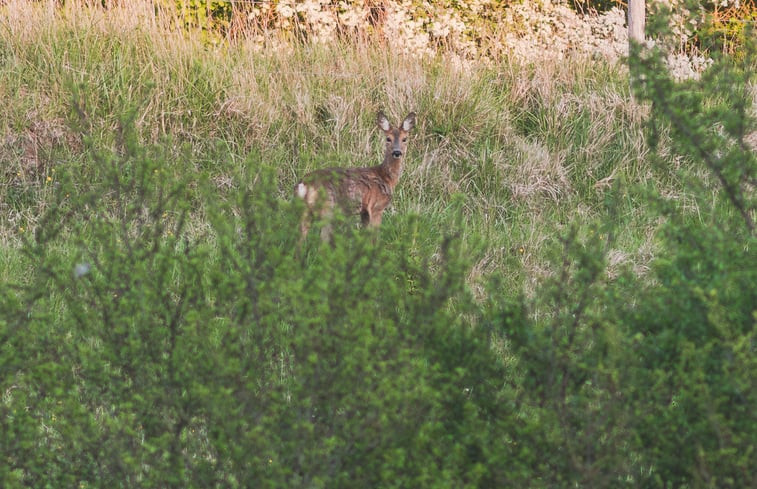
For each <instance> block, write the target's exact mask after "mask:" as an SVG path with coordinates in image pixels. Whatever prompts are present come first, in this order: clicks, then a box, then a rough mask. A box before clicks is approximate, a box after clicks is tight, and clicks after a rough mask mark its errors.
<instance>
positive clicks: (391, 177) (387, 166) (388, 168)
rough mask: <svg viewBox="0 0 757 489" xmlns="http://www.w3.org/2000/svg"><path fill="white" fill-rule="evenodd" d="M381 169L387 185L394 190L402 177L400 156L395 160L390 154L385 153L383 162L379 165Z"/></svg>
mask: <svg viewBox="0 0 757 489" xmlns="http://www.w3.org/2000/svg"><path fill="white" fill-rule="evenodd" d="M381 168H382V169H383V170H384V174H385V175H386V178H387V180H388V181H389V184H390V185H391V186H392V188H394V186H395V185H397V182H398V181H399V179H400V176H401V175H402V156H400V157H399V158H395V157H394V156H392V154H391V153H389V152H387V153H386V154H385V155H384V162H383V163H381Z"/></svg>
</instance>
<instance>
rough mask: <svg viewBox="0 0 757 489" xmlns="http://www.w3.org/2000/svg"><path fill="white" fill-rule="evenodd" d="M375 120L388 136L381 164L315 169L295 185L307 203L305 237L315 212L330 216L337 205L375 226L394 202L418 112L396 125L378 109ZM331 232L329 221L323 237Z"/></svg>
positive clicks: (299, 195)
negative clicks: (393, 198) (395, 189)
mask: <svg viewBox="0 0 757 489" xmlns="http://www.w3.org/2000/svg"><path fill="white" fill-rule="evenodd" d="M376 123H377V124H378V126H379V128H381V130H382V131H384V134H385V136H386V149H385V151H384V161H383V162H382V163H381V164H380V165H378V166H372V167H366V168H325V169H322V170H316V171H314V172H312V173H309V174H307V175H305V178H303V179H302V181H300V182H299V183H298V184H297V185H295V195H296V196H297V197H299V198H301V199H303V200H304V201H305V205H306V209H305V214H304V215H303V217H302V223H301V225H300V230H301V232H302V236H303V238H304V237H305V236H306V235H307V233H308V230H309V229H310V224H311V222H312V220H313V217H314V216H315V215H319V216H320V217H322V218H327V219H328V217H330V216H331V215H332V214H333V211H334V208H335V207H337V206H338V207H339V208H341V209H342V210H343V211H344V212H345V214H359V215H360V219H361V221H362V223H363V225H364V226H367V227H372V228H375V227H378V226H379V225H380V224H381V215H382V213H383V212H384V209H385V208H386V206H388V205H389V203H390V202H391V201H392V193H393V192H394V187H395V186H396V185H397V182H398V181H399V179H400V175H402V161H403V159H404V157H405V152H406V151H407V137H408V133H409V132H410V130H411V129H412V128H413V127H414V126H415V113H414V112H411V113H410V114H408V115H407V117H405V119H404V120H403V121H402V123H401V124H400V125H399V126H398V127H393V126H392V125H391V124H390V123H389V120H388V119H387V118H386V116H385V115H384V113H383V112H379V113H378V117H377V118H376ZM330 234H331V226H330V224H329V223H328V222H326V223H324V225H323V227H322V228H321V237H322V238H323V239H324V240H327V239H329V238H330Z"/></svg>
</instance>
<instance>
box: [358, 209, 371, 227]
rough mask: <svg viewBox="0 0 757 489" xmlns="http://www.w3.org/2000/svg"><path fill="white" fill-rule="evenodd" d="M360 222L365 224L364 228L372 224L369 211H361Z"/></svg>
mask: <svg viewBox="0 0 757 489" xmlns="http://www.w3.org/2000/svg"><path fill="white" fill-rule="evenodd" d="M360 222H361V223H362V224H363V226H368V225H369V224H370V222H371V213H370V212H369V211H368V209H366V208H363V209H362V210H361V211H360Z"/></svg>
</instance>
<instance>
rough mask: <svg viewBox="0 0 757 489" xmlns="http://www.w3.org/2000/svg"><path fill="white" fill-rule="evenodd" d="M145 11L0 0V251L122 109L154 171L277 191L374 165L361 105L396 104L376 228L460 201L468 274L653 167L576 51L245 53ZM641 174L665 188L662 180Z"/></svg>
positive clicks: (303, 48) (633, 252)
mask: <svg viewBox="0 0 757 489" xmlns="http://www.w3.org/2000/svg"><path fill="white" fill-rule="evenodd" d="M151 5H152V4H151V3H150V2H147V1H145V2H129V3H128V5H126V4H123V5H115V6H113V7H112V8H109V9H102V8H89V7H84V6H82V4H73V3H71V2H67V3H66V5H64V6H58V7H53V6H52V3H50V2H48V3H42V4H40V3H30V2H23V1H11V2H8V3H7V4H6V5H5V6H3V7H0V8H1V9H2V13H3V16H2V19H3V20H2V21H0V43H1V45H2V51H3V53H4V55H3V60H2V63H1V64H0V96H2V97H3V99H4V100H5V113H6V117H5V118H3V119H2V120H1V121H0V159H2V160H3V161H4V162H6V164H5V165H3V169H2V170H0V181H1V183H2V186H1V187H0V188H2V189H3V190H0V194H1V195H0V196H1V197H2V198H1V199H0V201H2V202H3V204H2V205H3V210H2V217H0V235H1V236H2V242H3V243H4V246H11V244H10V243H12V242H14V240H15V239H17V237H18V235H19V233H20V232H21V231H20V230H21V229H23V230H24V232H29V230H31V229H33V228H34V224H35V220H36V219H37V217H38V215H39V214H40V212H41V210H42V209H43V208H44V205H45V199H46V197H47V195H48V193H49V189H50V185H51V184H52V183H54V178H55V175H54V171H55V169H56V168H58V167H60V166H64V165H67V166H72V165H73V166H75V167H76V168H77V169H78V170H77V171H80V173H81V174H82V175H83V176H84V177H85V180H83V181H86V178H90V179H91V178H97V171H96V168H93V166H92V164H91V162H90V161H89V160H88V158H87V156H86V154H85V153H84V152H83V149H84V147H85V143H87V144H90V145H91V144H95V145H100V146H103V147H114V146H115V145H116V140H117V137H118V130H119V125H120V123H121V121H122V120H123V118H124V117H127V116H128V117H132V118H133V119H134V121H135V124H136V127H137V129H138V132H139V137H140V138H141V140H142V141H143V142H145V143H149V144H156V145H160V146H162V147H164V148H165V150H166V151H168V152H169V153H170V154H171V155H172V156H171V158H170V159H169V161H170V162H171V163H170V165H171V168H168V169H166V172H167V175H169V176H170V175H172V174H173V175H186V174H193V173H194V174H197V175H198V177H199V176H200V175H206V176H207V177H208V178H209V179H210V180H211V181H213V182H215V183H216V185H217V187H218V189H219V192H221V194H220V198H223V191H224V189H228V188H231V187H236V186H244V185H249V184H250V182H246V181H240V178H241V177H240V175H243V174H244V172H243V171H242V169H243V168H244V167H245V166H247V167H249V166H250V165H252V166H254V165H266V166H270V167H274V168H276V170H277V173H278V175H279V182H280V184H279V192H280V196H281V198H283V199H287V198H289V193H290V189H291V185H292V184H293V183H294V181H295V180H296V179H297V178H298V177H299V176H300V175H302V174H303V173H304V172H307V171H310V170H313V169H315V168H320V167H325V166H365V165H372V164H377V163H378V162H379V159H380V152H381V149H380V148H381V141H380V138H379V135H378V131H377V130H376V129H375V127H374V124H375V122H374V120H375V113H376V111H377V110H378V109H380V108H381V109H384V110H385V111H386V112H387V114H389V115H390V116H391V118H393V119H398V118H399V117H400V116H402V115H403V114H405V113H407V112H408V111H410V110H415V111H416V112H417V113H418V114H419V117H418V126H417V129H416V131H415V134H414V136H413V139H412V141H411V143H410V150H409V155H408V158H407V168H406V169H405V172H404V175H403V179H402V181H401V183H400V186H399V187H398V189H397V195H396V196H395V199H394V204H393V209H392V210H390V212H389V215H388V216H387V217H388V219H385V221H387V222H385V225H384V228H385V231H384V232H385V236H386V237H387V239H391V236H393V235H395V234H396V233H402V232H403V229H402V226H403V222H404V221H403V218H404V216H407V215H411V214H417V215H419V216H420V217H421V224H419V226H420V227H419V233H420V235H426V236H435V235H438V234H439V233H441V232H443V231H444V230H446V229H448V228H449V226H450V225H451V222H452V221H451V219H452V217H451V213H452V210H453V208H454V205H452V202H453V196H455V195H456V194H457V195H460V196H461V200H462V203H463V211H462V212H463V213H464V214H465V216H466V220H465V227H464V228H463V229H460V230H459V232H460V233H461V234H462V235H463V236H464V237H466V239H469V240H470V241H471V242H479V241H480V242H484V243H485V246H484V248H485V251H484V252H483V253H482V257H481V260H480V263H479V264H478V265H477V266H476V267H475V270H474V273H473V275H474V278H476V277H479V278H484V277H485V276H486V275H487V271H491V270H505V271H506V273H507V274H509V275H510V276H511V278H512V279H513V280H514V282H513V283H518V281H520V280H522V279H523V278H524V277H537V276H541V275H543V274H544V273H546V272H545V270H546V268H547V265H546V257H545V253H544V250H545V246H546V243H549V242H551V241H553V239H554V236H555V235H556V234H558V233H559V232H560V230H561V229H562V228H563V227H564V226H565V224H566V223H567V222H570V221H571V220H579V221H585V222H586V223H587V224H586V229H587V233H588V229H589V224H588V223H590V222H591V221H592V219H595V218H597V217H599V216H600V215H601V214H602V212H604V211H603V207H602V202H603V201H604V199H605V195H606V193H607V192H608V190H609V189H610V188H611V187H612V186H613V184H615V183H616V182H625V183H626V184H636V183H643V182H646V181H649V180H650V179H653V178H656V177H657V175H655V171H656V170H654V169H653V168H652V167H651V166H650V165H649V164H648V162H647V161H646V153H645V149H644V148H645V145H644V137H643V129H642V126H643V112H644V109H643V107H640V106H639V105H638V104H636V103H635V102H634V101H633V100H632V99H631V97H630V96H629V93H628V81H627V75H626V72H625V70H624V68H623V67H622V66H620V65H614V64H608V63H606V62H603V61H597V60H590V59H587V58H585V57H581V56H577V57H576V58H575V59H569V60H566V61H563V62H558V61H550V62H545V63H524V62H521V61H516V60H514V59H506V58H504V59H501V60H500V61H498V62H496V63H492V62H490V61H486V62H485V61H476V60H467V61H466V60H463V59H461V58H460V57H459V56H456V55H454V53H439V54H438V55H436V56H433V57H429V56H426V57H416V56H412V55H408V54H404V53H401V52H396V51H393V50H392V49H391V48H389V45H388V44H386V43H385V42H382V41H381V40H377V39H370V38H366V37H360V38H355V39H353V40H351V41H340V42H337V43H333V44H327V45H309V44H304V45H303V44H298V43H291V42H289V43H287V42H285V40H284V39H282V40H280V42H271V43H270V45H271V46H275V47H271V48H270V49H269V50H264V51H261V50H260V47H259V44H258V43H257V42H253V41H249V42H248V41H246V40H245V39H244V38H243V37H242V38H237V39H235V40H234V41H233V42H228V43H222V44H217V45H214V44H209V43H206V42H203V37H202V35H201V33H200V32H180V31H177V30H175V29H171V25H172V22H173V21H172V19H171V18H170V17H167V14H166V13H165V12H162V13H160V14H159V15H157V16H156V15H155V11H154V9H152V7H151ZM132 112H133V114H132ZM129 114H132V115H129ZM661 181H663V182H666V184H665V185H666V189H665V191H666V192H670V193H675V192H678V191H679V190H678V188H677V187H676V182H675V181H666V180H665V179H664V178H662V179H661ZM624 206H625V208H624V211H623V212H624V215H625V216H626V220H627V226H625V227H624V228H623V230H622V232H621V235H620V237H619V239H618V241H617V242H616V243H615V245H614V246H617V247H619V249H620V250H621V251H622V253H623V256H624V257H628V262H629V263H634V264H635V266H636V268H637V269H644V267H646V263H647V262H648V260H649V259H650V253H649V250H650V249H651V248H653V246H652V244H651V243H650V242H649V240H650V236H651V235H652V234H653V233H650V231H649V226H650V225H652V226H653V225H654V224H653V223H652V224H650V219H649V218H647V217H646V213H645V209H644V203H643V202H642V201H640V200H639V199H636V198H633V197H629V198H627V199H626V201H625V204H624ZM198 216H201V213H198ZM198 219H201V217H198ZM432 241H433V240H430V239H429V240H427V243H429V244H428V245H427V246H431V245H430V243H431V242H432ZM423 243H424V242H423V240H421V244H420V245H419V246H421V247H423V246H426V245H424V244H423ZM424 252H432V253H433V250H425V251H424Z"/></svg>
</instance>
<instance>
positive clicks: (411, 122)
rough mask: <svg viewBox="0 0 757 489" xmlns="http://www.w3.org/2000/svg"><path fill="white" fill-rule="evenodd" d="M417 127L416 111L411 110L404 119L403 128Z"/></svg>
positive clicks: (404, 129) (407, 129)
mask: <svg viewBox="0 0 757 489" xmlns="http://www.w3.org/2000/svg"><path fill="white" fill-rule="evenodd" d="M414 127H415V112H410V113H409V114H408V115H407V117H405V120H404V121H402V130H403V131H409V130H410V129H412V128H414Z"/></svg>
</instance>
